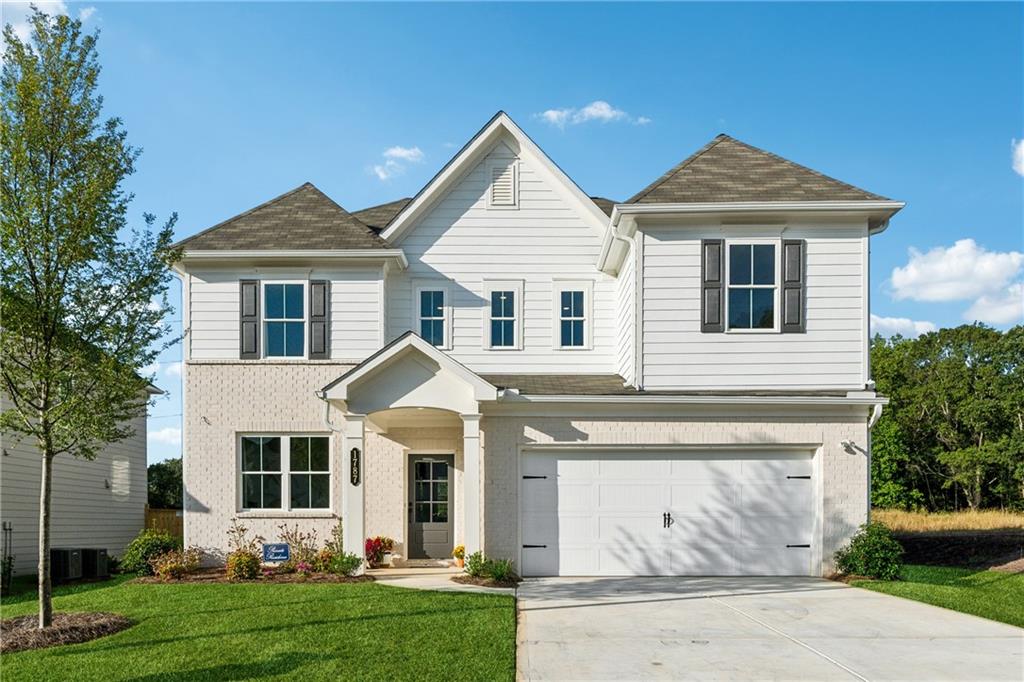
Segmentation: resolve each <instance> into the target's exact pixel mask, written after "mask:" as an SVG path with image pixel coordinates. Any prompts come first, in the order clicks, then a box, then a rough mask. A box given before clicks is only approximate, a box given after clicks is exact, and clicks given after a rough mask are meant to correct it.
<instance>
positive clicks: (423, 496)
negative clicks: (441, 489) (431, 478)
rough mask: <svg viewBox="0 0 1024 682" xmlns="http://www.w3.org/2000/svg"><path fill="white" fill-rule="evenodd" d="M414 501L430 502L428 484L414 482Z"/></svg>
mask: <svg viewBox="0 0 1024 682" xmlns="http://www.w3.org/2000/svg"><path fill="white" fill-rule="evenodd" d="M416 501H417V502H430V483H427V482H425V481H416Z"/></svg>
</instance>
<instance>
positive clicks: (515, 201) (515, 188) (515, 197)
mask: <svg viewBox="0 0 1024 682" xmlns="http://www.w3.org/2000/svg"><path fill="white" fill-rule="evenodd" d="M496 168H511V169H512V203H511V204H496V203H494V201H493V199H494V193H493V192H492V190H491V187H492V185H493V184H494V170H495V169H496ZM487 208H489V209H494V210H497V211H515V210H518V209H519V159H515V160H513V161H511V162H506V161H491V162H490V163H488V164H487Z"/></svg>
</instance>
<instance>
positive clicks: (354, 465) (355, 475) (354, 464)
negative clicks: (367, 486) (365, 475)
mask: <svg viewBox="0 0 1024 682" xmlns="http://www.w3.org/2000/svg"><path fill="white" fill-rule="evenodd" d="M349 454H350V455H351V458H352V461H351V467H350V468H351V469H352V476H351V478H352V485H359V448H352V452H350V453H349Z"/></svg>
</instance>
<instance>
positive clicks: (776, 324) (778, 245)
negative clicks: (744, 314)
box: [722, 237, 782, 334]
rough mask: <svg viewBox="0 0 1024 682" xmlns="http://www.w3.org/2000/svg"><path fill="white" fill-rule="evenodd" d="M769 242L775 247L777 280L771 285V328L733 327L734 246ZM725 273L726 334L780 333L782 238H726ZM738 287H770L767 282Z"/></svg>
mask: <svg viewBox="0 0 1024 682" xmlns="http://www.w3.org/2000/svg"><path fill="white" fill-rule="evenodd" d="M758 244H762V245H763V244H768V245H771V246H774V247H775V254H774V255H775V268H774V277H775V281H774V283H773V284H772V286H771V289H772V292H773V295H772V324H773V326H772V327H771V328H770V329H743V328H735V329H734V328H732V327H730V326H729V290H730V289H732V288H733V286H734V285H732V284H730V283H729V282H730V267H731V262H732V258H731V250H732V247H733V246H747V245H751V246H754V245H758ZM724 255H725V274H724V277H725V279H724V290H723V292H722V294H723V299H724V300H723V301H722V315H723V320H722V321H723V322H724V326H725V333H726V334H778V333H780V331H781V329H782V327H781V320H780V319H779V313H780V298H781V293H780V292H781V289H782V286H781V277H782V240H781V239H779V238H776V237H744V238H734V239H729V238H726V240H725V254H724ZM735 288H737V289H768V288H769V287H768V285H766V284H737V285H735Z"/></svg>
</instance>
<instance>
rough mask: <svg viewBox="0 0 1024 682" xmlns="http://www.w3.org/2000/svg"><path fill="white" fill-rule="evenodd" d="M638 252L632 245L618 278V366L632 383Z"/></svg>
mask: <svg viewBox="0 0 1024 682" xmlns="http://www.w3.org/2000/svg"><path fill="white" fill-rule="evenodd" d="M635 259H636V254H634V253H633V249H632V247H630V250H629V253H627V254H626V259H625V260H624V261H623V263H622V268H621V269H620V271H619V279H618V297H617V300H616V305H617V306H618V310H617V311H616V313H617V320H618V321H617V326H618V336H617V344H616V360H615V362H616V368H617V371H618V373H619V375H620V376H621V377H622V378H623V379H625V380H626V383H627V384H632V383H633V382H634V380H635V378H636V377H635V371H634V370H635V368H636V367H635V365H636V313H635V309H636V298H635V297H636V268H635V267H634V265H633V264H634V262H635Z"/></svg>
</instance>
